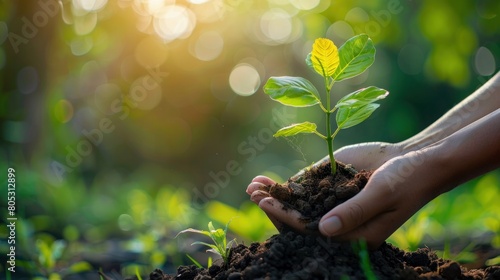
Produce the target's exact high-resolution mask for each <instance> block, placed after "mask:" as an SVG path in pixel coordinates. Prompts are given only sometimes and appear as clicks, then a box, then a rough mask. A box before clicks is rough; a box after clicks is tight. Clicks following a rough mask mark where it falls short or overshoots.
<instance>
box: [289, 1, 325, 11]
mask: <svg viewBox="0 0 500 280" xmlns="http://www.w3.org/2000/svg"><path fill="white" fill-rule="evenodd" d="M319 2H320V1H319V0H292V1H290V3H292V5H293V6H294V7H295V8H297V9H301V10H312V9H314V8H316V6H318V4H319Z"/></svg>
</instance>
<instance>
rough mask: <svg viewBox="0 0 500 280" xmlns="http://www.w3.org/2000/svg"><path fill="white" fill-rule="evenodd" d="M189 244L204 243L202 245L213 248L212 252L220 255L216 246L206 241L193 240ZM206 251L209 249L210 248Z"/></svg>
mask: <svg viewBox="0 0 500 280" xmlns="http://www.w3.org/2000/svg"><path fill="white" fill-rule="evenodd" d="M191 245H204V246H207V247H210V248H212V250H214V252H216V253H217V254H219V255H220V252H219V248H217V246H215V245H214V244H208V243H206V242H202V241H195V242H193V243H191ZM207 251H210V249H209V250H207Z"/></svg>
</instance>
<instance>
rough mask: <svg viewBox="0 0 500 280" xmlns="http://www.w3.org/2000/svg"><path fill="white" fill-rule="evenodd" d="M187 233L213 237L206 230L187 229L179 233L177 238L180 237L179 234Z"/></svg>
mask: <svg viewBox="0 0 500 280" xmlns="http://www.w3.org/2000/svg"><path fill="white" fill-rule="evenodd" d="M186 232H192V233H199V234H203V235H206V236H208V237H212V235H211V234H210V232H208V231H206V230H198V229H194V228H188V229H185V230H183V231H181V232H179V233H178V234H177V235H176V236H175V237H176V238H177V236H179V234H181V233H186Z"/></svg>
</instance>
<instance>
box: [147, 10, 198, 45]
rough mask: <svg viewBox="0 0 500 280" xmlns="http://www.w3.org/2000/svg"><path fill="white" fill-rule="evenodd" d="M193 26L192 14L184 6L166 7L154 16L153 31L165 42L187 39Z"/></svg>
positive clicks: (194, 23)
mask: <svg viewBox="0 0 500 280" xmlns="http://www.w3.org/2000/svg"><path fill="white" fill-rule="evenodd" d="M195 25H196V17H195V15H194V13H193V12H192V11H191V10H189V9H188V8H186V7H184V6H180V5H170V6H166V7H164V8H162V9H161V10H160V11H159V12H158V13H156V14H155V21H154V29H155V31H156V33H157V34H158V36H160V38H162V39H163V40H165V41H167V42H169V41H173V40H175V39H178V38H181V39H182V38H186V37H188V36H189V35H191V32H192V31H193V29H194V27H195Z"/></svg>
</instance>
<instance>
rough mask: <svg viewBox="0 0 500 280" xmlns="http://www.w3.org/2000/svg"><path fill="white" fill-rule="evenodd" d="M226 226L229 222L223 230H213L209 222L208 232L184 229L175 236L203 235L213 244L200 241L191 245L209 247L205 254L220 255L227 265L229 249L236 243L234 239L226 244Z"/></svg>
mask: <svg viewBox="0 0 500 280" xmlns="http://www.w3.org/2000/svg"><path fill="white" fill-rule="evenodd" d="M228 226H229V222H228V223H227V224H226V228H225V229H221V228H218V229H215V228H214V226H213V225H212V222H211V221H210V222H209V223H208V231H206V230H198V229H193V228H188V229H185V230H183V231H181V232H179V233H178V234H177V236H179V234H181V233H186V232H194V233H200V234H203V235H206V236H208V237H210V238H211V239H212V241H213V244H209V243H206V242H201V241H196V242H193V243H192V244H191V245H195V244H200V245H205V246H208V247H210V248H211V249H209V250H207V252H212V253H216V254H218V255H220V256H221V257H222V259H223V261H224V264H227V263H228V261H229V254H230V253H231V247H232V245H233V243H234V242H236V239H233V240H231V241H229V242H227V239H226V233H227V227H228ZM177 236H176V237H177Z"/></svg>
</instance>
